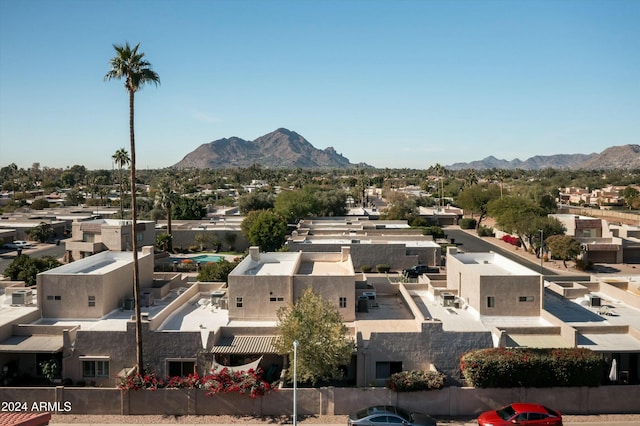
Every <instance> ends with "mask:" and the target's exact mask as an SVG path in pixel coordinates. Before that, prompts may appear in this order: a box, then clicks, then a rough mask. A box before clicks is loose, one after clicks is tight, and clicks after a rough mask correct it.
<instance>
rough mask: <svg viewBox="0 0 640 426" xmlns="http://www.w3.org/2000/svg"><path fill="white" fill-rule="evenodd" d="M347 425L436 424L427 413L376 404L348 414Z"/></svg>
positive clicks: (397, 425) (414, 425)
mask: <svg viewBox="0 0 640 426" xmlns="http://www.w3.org/2000/svg"><path fill="white" fill-rule="evenodd" d="M347 425H348V426H356V425H357V426H399V425H404V426H436V421H435V420H434V419H433V418H432V417H431V416H429V415H428V414H423V413H415V412H409V411H407V410H404V409H402V408H400V407H396V406H393V405H376V406H373V407H367V408H365V409H364V410H360V411H356V412H355V413H353V414H350V415H349V419H348V420H347Z"/></svg>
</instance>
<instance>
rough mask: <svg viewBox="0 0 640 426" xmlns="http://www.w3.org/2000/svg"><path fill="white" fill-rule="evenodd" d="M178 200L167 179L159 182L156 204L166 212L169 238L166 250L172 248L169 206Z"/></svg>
mask: <svg viewBox="0 0 640 426" xmlns="http://www.w3.org/2000/svg"><path fill="white" fill-rule="evenodd" d="M177 202H178V195H177V194H176V193H175V192H174V191H173V189H172V188H171V183H170V182H169V181H168V180H163V181H162V182H160V185H159V187H158V191H157V192H156V205H157V206H158V207H160V208H163V209H165V211H166V212H167V234H168V235H169V240H168V242H167V251H172V250H173V244H172V240H173V234H172V230H171V207H172V206H173V205H174V204H175V203H177Z"/></svg>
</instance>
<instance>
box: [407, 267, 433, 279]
mask: <svg viewBox="0 0 640 426" xmlns="http://www.w3.org/2000/svg"><path fill="white" fill-rule="evenodd" d="M438 272H440V269H439V268H437V267H433V266H429V265H416V266H412V267H411V268H408V269H403V270H402V276H403V277H405V278H418V277H419V276H420V275H422V274H428V273H438Z"/></svg>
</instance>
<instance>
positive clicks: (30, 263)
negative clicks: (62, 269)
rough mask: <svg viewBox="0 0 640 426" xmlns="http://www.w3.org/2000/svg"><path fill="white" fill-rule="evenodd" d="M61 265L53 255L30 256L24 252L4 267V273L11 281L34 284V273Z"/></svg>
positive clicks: (28, 284)
mask: <svg viewBox="0 0 640 426" xmlns="http://www.w3.org/2000/svg"><path fill="white" fill-rule="evenodd" d="M60 265H62V264H61V263H60V262H59V261H58V259H56V258H55V257H53V256H44V257H35V258H31V257H29V256H27V255H26V254H21V255H18V256H16V258H15V259H13V261H12V262H11V263H10V264H9V265H8V266H7V267H6V268H5V270H4V275H5V276H8V277H9V278H10V279H11V280H12V281H24V282H25V284H26V285H27V286H33V285H36V275H38V274H39V273H40V272H44V271H48V270H49V269H53V268H57V267H58V266H60Z"/></svg>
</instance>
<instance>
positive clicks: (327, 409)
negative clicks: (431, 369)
mask: <svg viewBox="0 0 640 426" xmlns="http://www.w3.org/2000/svg"><path fill="white" fill-rule="evenodd" d="M292 401H293V390H292V389H280V390H278V391H277V392H272V393H269V394H267V395H265V396H262V397H258V398H255V399H251V398H250V397H249V396H246V395H239V394H216V395H213V396H207V395H206V394H205V391H204V390H201V389H158V390H155V391H152V390H137V391H135V390H129V391H121V390H120V389H116V388H74V387H62V386H60V387H55V388H53V387H52V388H4V387H2V388H0V402H1V403H2V404H3V406H2V409H3V410H5V411H8V410H12V411H18V410H20V411H25V409H24V408H26V411H49V412H53V413H55V414H65V413H67V414H116V415H117V414H122V415H150V414H163V415H238V416H240V415H242V416H271V415H292V413H293V409H292V408H293V405H292V404H293V402H292ZM516 401H529V402H538V403H542V404H546V405H548V406H551V407H553V408H556V409H558V410H560V412H562V413H564V414H573V415H579V414H582V415H585V414H608V413H619V414H620V413H632V414H638V413H640V405H639V404H638V401H640V386H629V385H625V386H601V387H594V388H589V387H581V388H508V389H476V388H460V387H446V388H444V389H441V390H436V391H426V392H399V393H397V392H393V391H391V390H389V389H386V388H331V387H330V388H317V389H316V388H314V389H307V388H303V389H298V390H297V403H298V407H297V412H298V414H299V415H300V416H305V415H344V414H349V413H351V412H353V411H354V410H357V409H360V408H364V407H367V406H370V405H378V404H391V405H399V406H401V407H404V408H407V409H410V410H415V411H421V412H426V413H429V414H431V415H433V416H436V417H437V416H475V415H477V414H479V413H480V412H482V411H486V410H490V409H495V408H498V407H500V406H502V405H506V404H508V403H511V402H516ZM9 405H11V406H9Z"/></svg>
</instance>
